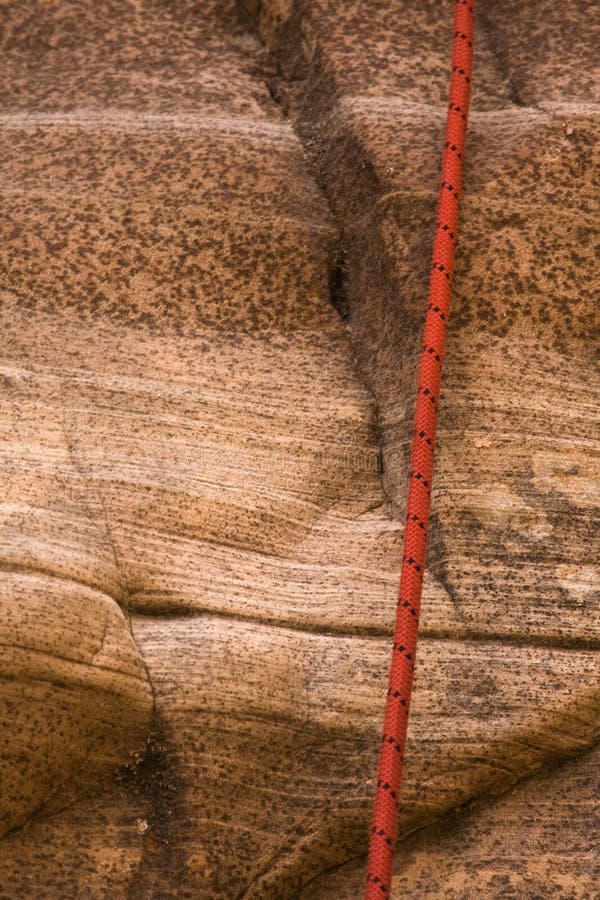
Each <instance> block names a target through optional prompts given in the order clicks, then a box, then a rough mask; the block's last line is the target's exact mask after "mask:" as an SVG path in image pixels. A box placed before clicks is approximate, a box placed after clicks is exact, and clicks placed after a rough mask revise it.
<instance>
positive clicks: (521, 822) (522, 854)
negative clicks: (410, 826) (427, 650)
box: [299, 750, 600, 900]
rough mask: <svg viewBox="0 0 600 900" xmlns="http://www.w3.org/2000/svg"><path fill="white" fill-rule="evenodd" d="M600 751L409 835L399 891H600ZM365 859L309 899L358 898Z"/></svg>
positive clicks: (586, 896) (321, 883)
mask: <svg viewBox="0 0 600 900" xmlns="http://www.w3.org/2000/svg"><path fill="white" fill-rule="evenodd" d="M599 778H600V754H599V753H598V750H595V751H594V752H593V753H592V754H591V755H588V756H584V757H581V758H577V759H575V760H573V761H571V762H568V763H564V764H563V765H560V766H554V767H553V768H552V769H550V770H549V771H547V772H544V773H542V774H540V775H537V776H535V777H533V778H530V779H527V780H525V781H524V782H523V783H521V784H519V785H517V786H516V787H515V788H513V789H512V790H511V791H509V792H508V794H506V795H505V796H503V797H499V798H497V797H496V798H490V799H489V800H487V801H484V802H482V803H479V804H474V805H473V806H471V807H470V808H469V809H468V810H467V811H462V812H461V811H459V812H457V813H454V814H453V815H451V816H448V817H446V818H445V819H443V820H442V821H441V822H440V823H439V824H437V825H435V826H432V827H431V828H426V829H423V830H422V831H419V832H418V833H416V834H414V835H412V836H411V837H409V838H407V839H406V840H405V841H404V842H403V844H402V846H401V848H400V853H401V855H402V859H401V863H400V866H399V868H400V869H401V873H400V874H398V875H397V876H396V877H395V878H394V881H393V888H392V890H393V895H394V896H398V897H404V896H407V895H410V896H416V897H447V898H449V900H450V898H452V900H459V898H460V900H466V898H468V897H473V896H475V895H477V896H479V897H556V898H559V897H560V898H564V897H569V898H571V900H590V898H592V897H596V896H597V895H598V883H599V881H600V861H599V860H598V854H597V852H596V850H597V847H596V840H595V836H596V833H597V830H598V803H597V796H598V789H599V788H600V784H599ZM363 879H364V872H363V867H362V864H360V865H357V863H356V862H354V863H349V864H348V865H346V866H342V867H341V868H340V869H337V870H336V871H334V872H332V873H331V874H327V875H324V876H323V877H322V878H321V879H319V880H317V881H315V882H313V883H312V884H311V885H309V886H308V887H306V888H305V889H304V890H303V891H301V892H300V894H299V896H300V897H302V898H303V900H309V898H310V900H317V898H325V897H338V898H339V900H354V898H355V897H359V896H360V894H361V889H362V886H363Z"/></svg>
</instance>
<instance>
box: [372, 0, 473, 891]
mask: <svg viewBox="0 0 600 900" xmlns="http://www.w3.org/2000/svg"><path fill="white" fill-rule="evenodd" d="M474 18H475V0H456V9H455V14H454V43H453V48H452V77H451V82H450V101H449V103H448V117H447V120H446V143H445V146H444V153H443V156H442V172H441V180H440V191H439V198H438V207H437V221H436V231H435V237H434V242H433V261H432V266H431V280H430V284H429V306H428V307H427V316H426V319H425V330H424V335H423V352H422V356H421V362H420V366H419V379H418V389H417V399H416V405H415V430H414V435H413V444H412V453H411V465H410V469H411V471H410V480H409V487H408V501H407V516H406V527H405V531H404V554H403V558H402V573H401V576H400V589H399V597H398V607H397V612H396V626H395V630H394V644H393V650H392V662H391V667H390V678H389V689H388V695H387V702H386V707H385V716H384V724H383V737H382V739H381V751H380V756H379V772H378V778H377V792H376V795H375V805H374V812H373V824H372V829H371V838H370V844H369V861H368V869H367V885H366V890H365V900H374V898H381V897H388V896H389V894H390V887H391V879H392V866H393V858H394V845H395V843H396V836H397V831H398V806H399V800H400V789H401V784H402V764H403V758H404V749H405V745H406V731H407V726H408V713H409V707H410V699H411V693H412V685H413V676H414V668H415V656H416V650H417V634H418V626H419V612H420V608H421V593H422V589H423V572H424V569H425V551H426V546H427V527H428V520H429V505H430V497H431V481H432V476H433V455H434V444H435V431H436V420H437V408H438V399H439V396H440V386H441V380H442V360H443V357H444V347H445V343H446V328H447V324H448V315H449V311H450V293H451V284H452V273H453V270H454V250H455V246H456V237H457V234H458V207H459V196H460V187H461V181H462V164H463V156H464V147H465V133H466V129H467V113H468V108H469V92H470V87H471V71H472V63H473V26H474Z"/></svg>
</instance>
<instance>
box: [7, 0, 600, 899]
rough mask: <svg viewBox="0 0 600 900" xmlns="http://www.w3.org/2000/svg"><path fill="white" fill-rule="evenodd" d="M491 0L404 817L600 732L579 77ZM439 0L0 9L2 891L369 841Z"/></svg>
mask: <svg viewBox="0 0 600 900" xmlns="http://www.w3.org/2000/svg"><path fill="white" fill-rule="evenodd" d="M482 5H483V4H482ZM509 5H510V7H511V10H509V12H512V13H514V16H515V17H516V18H511V16H510V15H506V14H505V12H504V11H503V8H502V9H499V8H498V5H497V4H491V3H488V4H485V5H484V7H485V8H484V21H485V26H486V30H487V31H488V33H489V34H490V35H492V38H491V39H490V40H489V41H486V39H485V37H484V36H483V35H482V36H480V41H479V48H478V54H479V56H478V66H479V69H478V73H477V83H476V90H475V111H474V115H473V119H472V128H471V132H470V146H469V152H470V160H471V162H470V169H469V172H468V179H467V189H466V193H465V201H464V216H463V221H464V231H463V245H462V246H463V250H462V255H461V262H460V271H459V274H458V279H457V292H456V301H455V312H454V322H455V325H454V331H453V332H452V334H451V336H450V342H449V357H448V366H447V381H446V390H445V398H444V401H443V407H442V409H443V412H442V422H441V426H440V455H439V465H438V473H437V485H438V487H437V494H436V498H435V523H434V531H433V535H434V537H433V544H432V552H431V554H430V557H431V558H430V564H431V571H430V574H429V576H428V582H427V585H426V597H425V610H424V616H423V635H424V637H423V641H422V644H421V649H420V657H419V668H418V675H417V690H416V695H415V701H414V716H413V720H412V730H411V739H410V740H411V747H410V755H409V759H408V769H407V773H406V802H405V805H404V807H403V814H402V815H403V818H402V831H403V833H404V834H406V833H408V832H411V831H414V830H415V829H420V828H424V827H425V826H429V825H430V824H431V823H434V822H436V821H437V820H438V819H440V817H443V816H444V815H445V814H447V813H448V812H449V811H451V810H453V809H455V808H456V807H459V806H461V805H462V804H464V803H466V802H468V801H470V800H472V799H473V798H477V797H480V796H483V795H487V794H489V793H490V792H501V791H504V790H506V789H507V788H508V787H510V786H511V785H512V784H514V783H515V782H516V781H518V780H519V779H522V778H523V777H524V776H526V775H527V774H529V773H531V772H533V771H535V770H536V769H538V768H539V767H540V766H543V765H544V764H546V763H547V762H548V761H549V760H554V759H562V758H564V757H567V756H570V755H572V754H574V753H577V752H579V751H581V750H583V749H585V748H587V747H589V746H591V745H592V744H593V743H594V742H595V741H596V740H597V737H598V725H597V713H598V677H597V676H598V670H597V662H596V656H595V654H594V652H593V650H594V647H595V646H596V645H597V639H598V633H597V630H598V621H599V620H598V615H597V601H598V594H597V592H596V591H595V582H594V577H595V576H594V571H595V570H594V566H595V560H594V559H592V558H591V555H590V542H591V537H592V535H593V534H594V524H593V517H594V516H595V515H597V509H598V503H597V494H596V492H595V489H594V477H595V473H596V469H595V468H594V466H595V460H594V456H593V453H594V452H595V451H597V447H598V443H597V436H598V435H597V431H594V428H595V427H596V426H595V424H594V419H593V406H592V403H591V398H593V397H594V396H595V394H594V393H593V392H594V391H595V390H597V388H594V387H593V386H592V385H591V378H590V369H589V363H590V360H591V342H590V333H591V329H592V327H593V316H592V307H591V306H589V307H588V306H587V305H586V304H587V299H586V287H587V285H588V283H589V277H590V271H591V270H590V266H589V256H588V251H587V250H586V249H584V246H585V245H587V243H588V242H591V241H592V239H595V238H596V236H597V229H596V228H595V220H594V214H595V210H594V206H593V202H594V196H595V194H594V166H593V158H592V154H593V143H594V140H595V137H596V135H597V115H596V111H595V108H594V107H590V105H589V103H588V105H586V106H585V108H584V107H583V106H581V103H582V102H583V101H582V97H583V95H584V94H585V95H586V96H588V94H589V90H590V88H589V84H590V78H591V74H590V71H591V70H590V71H589V66H587V63H586V64H585V65H584V66H583V69H584V70H585V71H583V72H580V73H579V75H577V74H573V70H574V69H575V68H576V67H575V66H574V65H573V64H572V63H570V62H569V61H568V59H567V57H565V58H564V59H563V61H562V62H561V65H560V67H559V69H556V71H555V74H554V75H552V73H551V74H550V75H548V74H547V70H548V67H549V65H550V63H549V62H548V60H549V59H551V53H552V52H553V51H552V50H551V49H550V50H548V51H547V52H546V53H545V56H544V54H541V55H540V59H539V60H537V61H536V67H537V68H536V69H535V72H534V69H533V68H532V69H531V72H532V73H533V74H535V77H536V78H537V79H538V81H536V84H535V90H534V88H532V87H531V86H529V87H528V82H527V79H528V77H529V75H528V68H527V48H526V46H525V44H524V43H523V40H522V37H521V35H522V31H521V30H519V27H517V25H516V24H515V22H516V21H517V19H518V17H522V21H523V24H524V25H526V24H527V22H529V21H530V14H528V13H526V12H523V11H522V10H521V9H520V7H519V8H518V9H517V8H516V5H514V4H507V5H506V6H507V8H508V6H509ZM513 6H514V7H515V8H514V9H513ZM545 6H546V5H545V4H544V9H545ZM585 6H586V4H574V3H568V4H566V5H564V7H563V8H564V9H565V10H566V9H567V8H569V9H570V8H571V7H573V9H574V12H573V15H574V16H578V15H580V12H581V10H582V9H583V8H584V7H585ZM450 11H451V4H450V3H447V2H444V3H433V2H431V3H419V4H416V3H405V4H402V9H401V10H398V8H397V5H394V4H388V3H387V2H385V3H384V2H382V3H379V4H375V5H374V6H369V7H368V8H367V6H364V7H363V6H361V5H359V4H350V5H346V6H345V7H343V8H340V7H339V4H332V3H328V2H324V0H323V2H314V3H297V4H292V3H287V2H273V3H265V4H263V5H262V10H258V14H259V20H260V22H261V23H262V29H263V34H264V36H266V37H268V39H269V40H270V41H271V44H272V47H273V50H274V54H275V56H269V55H268V53H267V52H266V51H265V50H264V49H263V48H262V47H261V45H260V44H259V42H258V40H257V39H256V37H253V36H252V34H251V33H250V32H249V28H250V25H249V23H244V21H243V20H242V19H241V18H240V17H239V15H238V12H237V11H236V4H234V3H233V2H232V3H226V4H222V3H216V2H204V3H203V4H202V5H197V4H193V3H188V2H177V3H171V4H162V3H153V2H145V0H144V2H141V3H127V4H125V5H123V4H108V3H103V4H100V5H92V4H89V3H87V2H75V0H73V2H67V0H57V2H53V3H49V4H43V5H38V4H35V3H24V4H19V5H18V6H17V5H16V4H14V5H10V8H9V11H8V14H7V16H6V18H7V26H6V29H5V33H4V37H3V45H2V50H3V52H2V54H0V70H1V72H2V76H3V77H2V82H1V83H2V89H1V90H2V92H3V101H4V102H3V112H2V115H1V116H0V144H1V149H2V153H1V155H0V159H1V163H0V165H1V166H2V174H3V179H2V184H3V186H4V188H3V190H4V198H3V199H4V209H5V215H4V218H3V221H2V225H1V226H0V228H1V230H2V240H1V242H0V264H1V267H2V272H3V280H2V283H1V285H0V299H1V302H2V307H1V309H0V319H1V323H2V329H3V334H4V339H5V340H4V351H3V356H2V361H1V366H2V368H1V370H0V372H1V375H2V379H1V382H0V388H1V390H2V396H3V403H2V407H1V410H2V411H1V413H0V473H1V475H2V479H3V481H4V482H5V484H6V490H5V494H4V497H3V499H2V505H1V507H0V515H1V517H2V531H1V535H0V568H1V569H2V571H1V572H0V575H1V576H2V579H1V583H2V590H3V591H5V592H6V593H5V595H4V596H5V597H6V599H5V600H4V601H3V608H5V609H6V611H7V612H6V615H5V617H4V621H5V626H4V627H5V637H4V638H3V643H4V644H5V645H6V651H5V663H4V664H3V665H5V666H6V673H7V676H8V677H7V678H6V680H3V682H2V685H4V686H3V687H1V688H0V701H1V702H3V703H5V704H6V708H7V714H6V715H5V716H4V720H5V721H6V722H7V725H6V731H7V733H8V735H9V737H10V740H11V741H12V742H13V744H12V747H9V751H10V752H9V753H8V754H7V755H6V763H7V773H8V776H7V777H8V779H9V781H8V783H9V785H11V787H10V790H9V792H7V794H6V796H7V798H8V803H7V806H6V817H7V827H8V828H12V829H13V830H12V831H11V833H10V834H8V835H7V836H6V837H5V839H4V840H3V841H2V843H1V844H0V868H1V869H2V871H3V872H4V873H6V875H3V876H2V878H3V880H2V879H0V888H1V892H2V893H3V895H4V896H7V897H10V898H13V897H15V898H16V897H34V896H39V885H40V884H45V885H47V886H48V890H47V893H49V895H50V896H56V897H59V896H60V897H65V898H67V897H81V896H86V897H93V898H100V897H108V896H110V897H125V896H129V897H131V898H137V897H140V898H141V897H170V896H171V897H178V898H179V897H194V898H197V897H207V898H208V897H210V898H217V897H234V896H247V897H256V898H267V897H277V898H280V897H281V898H283V897H287V896H291V895H293V894H294V893H295V892H297V891H298V890H300V889H301V888H302V886H303V885H305V884H306V883H307V882H308V881H310V880H311V879H313V878H316V879H317V880H316V881H315V885H316V888H315V890H318V889H320V888H319V886H320V885H325V887H324V888H323V889H324V890H328V888H327V884H328V882H327V881H324V882H321V881H320V880H318V876H319V875H320V873H321V872H322V871H323V870H324V869H327V868H329V867H331V866H335V865H338V864H341V863H344V862H345V861H346V860H348V859H349V858H352V857H356V856H358V855H360V854H361V853H362V852H363V850H364V847H365V839H366V833H367V823H368V818H369V809H370V803H371V797H372V790H373V778H374V765H375V757H376V753H377V745H378V735H379V729H380V718H381V712H382V705H383V698H384V694H385V679H386V670H387V663H388V654H389V637H388V635H389V632H390V630H391V625H392V619H393V615H394V605H395V592H396V581H397V572H398V568H399V553H400V551H399V538H400V531H401V527H400V522H401V519H402V513H403V510H402V503H403V492H404V481H405V460H406V448H407V443H408V437H409V434H410V415H411V405H412V397H413V385H414V364H415V359H416V354H417V352H418V349H419V331H420V326H421V321H422V313H423V297H424V296H425V291H426V282H427V274H428V265H429V246H430V243H431V228H432V221H433V219H432V216H433V209H434V202H435V182H436V169H437V165H438V157H439V142H440V135H441V129H442V123H443V107H444V104H445V92H446V83H447V66H448V38H449V33H450V30H451V22H450V18H449V14H450ZM565 14H566V13H565ZM553 16H554V13H553ZM551 20H553V19H552V17H551ZM537 21H538V20H537V19H536V22H537ZM569 27H571V26H569ZM588 30H589V29H588ZM576 33H577V32H576V30H573V34H574V35H575V34H576ZM494 36H496V37H494ZM574 40H575V39H574ZM584 40H585V41H586V42H587V40H588V38H587V37H586V38H585V39H584ZM501 42H503V43H502V47H503V49H502V52H500V51H499V50H498V47H499V46H500V43H501ZM496 43H497V44H498V47H497V46H496ZM586 46H587V44H586ZM573 53H575V51H573ZM275 57H278V58H279V59H281V60H282V63H283V64H284V68H285V69H286V71H287V72H288V74H291V75H293V76H294V77H295V78H296V79H297V80H296V81H295V82H294V84H293V85H292V86H286V84H285V82H282V81H281V79H279V80H275V81H272V79H273V77H274V76H275V74H276V67H275V63H274V59H275ZM417 58H419V59H420V68H417V67H416V66H415V65H414V61H415V59H417ZM582 58H583V59H584V61H585V59H587V56H586V53H582ZM507 60H508V61H507ZM586 66H587V68H586ZM542 72H546V75H545V76H544V78H543V79H541V78H540V76H541V73H542ZM533 74H532V78H533ZM569 78H570V79H571V80H570V81H569ZM270 79H271V93H272V94H274V95H275V96H280V98H281V100H282V102H283V103H284V105H286V106H287V107H288V108H289V111H290V113H291V115H292V118H293V119H294V121H295V123H296V124H297V126H298V130H299V133H300V134H301V135H302V139H303V141H304V144H305V147H307V148H308V149H309V151H310V155H311V156H312V157H313V158H314V159H313V161H314V162H315V165H317V166H318V167H319V168H320V170H321V175H320V177H321V176H322V181H323V184H324V185H325V187H326V193H327V198H328V199H329V201H330V203H331V207H332V209H333V215H332V213H331V212H330V210H329V208H328V205H327V202H326V198H325V197H324V196H323V194H322V193H321V191H320V190H319V188H318V187H317V182H316V179H315V178H314V177H313V175H312V174H311V172H310V169H309V167H308V166H307V163H306V159H305V156H304V150H303V146H302V143H301V141H300V138H299V137H298V136H297V135H296V133H295V132H294V130H293V128H292V125H291V123H290V121H288V120H287V119H286V118H285V117H284V115H283V114H282V112H281V110H280V109H278V107H277V105H276V104H275V103H274V101H273V99H272V97H271V96H270V94H269V90H268V88H267V82H268V81H269V80H270ZM553 79H554V80H553ZM538 82H539V83H538ZM544 84H546V88H544V87H543V85H544ZM543 90H546V95H544V97H542V96H541V94H540V91H542V92H543ZM515 91H518V93H519V97H521V98H525V99H521V100H520V101H519V102H516V100H517V98H516V96H515ZM528 92H529V93H528ZM563 99H564V100H565V102H568V104H570V105H569V106H568V108H566V107H564V106H561V105H560V103H561V101H562V100H563ZM546 101H547V102H546ZM525 102H527V103H531V104H533V103H535V104H536V106H535V108H534V107H533V106H531V107H523V106H522V105H519V103H521V104H522V103H525ZM557 103H558V104H559V105H558V106H557V105H556V104H557ZM550 185H551V187H550ZM534 194H535V196H534ZM336 223H341V228H342V238H341V240H340V239H339V236H338V228H337V224H336ZM490 233H492V234H493V235H494V236H495V244H494V246H493V247H490V242H489V234H490ZM495 248H497V251H498V252H495ZM341 255H345V260H344V284H345V289H346V295H347V302H348V311H349V328H348V326H347V325H346V324H345V323H344V322H343V321H342V320H341V318H340V316H339V315H338V313H337V312H336V311H335V309H334V307H333V305H332V304H331V302H330V301H331V294H332V290H333V294H334V295H335V294H336V290H337V289H338V288H339V280H340V279H339V272H338V271H337V269H338V266H339V263H340V258H341ZM482 297H485V298H487V300H489V301H492V302H486V303H485V304H484V303H482ZM337 300H338V301H341V303H342V306H343V303H344V302H345V301H344V298H339V297H337ZM565 394H568V400H567V399H566V397H565ZM380 441H382V442H383V450H384V467H385V471H384V479H383V483H382V479H381V477H380V468H381V460H380V458H379V446H380ZM129 628H131V631H132V633H131V632H130V630H129ZM134 640H135V642H134ZM136 645H137V646H136ZM138 648H139V649H138ZM150 685H151V688H152V692H153V696H152V693H151V688H150ZM153 699H154V716H153V719H152V722H151V721H150V720H151V712H152V707H153ZM132 754H133V755H132ZM502 802H505V801H502ZM506 802H507V803H508V802H509V801H508V799H507V801H506ZM526 802H527V803H530V802H533V800H531V801H530V800H527V801H526ZM556 802H557V804H558V803H560V802H562V801H561V800H560V798H557V801H556ZM507 810H508V807H507ZM483 814H484V813H482V815H483ZM514 814H515V815H516V813H514ZM510 815H513V813H510V811H507V813H506V816H508V817H509V818H510ZM502 821H508V819H507V818H506V817H505V818H504V819H502V815H501V816H500V817H499V818H498V817H497V818H492V819H491V820H490V822H491V824H490V825H489V826H486V827H489V829H495V828H501V827H503V826H502V825H501V822H502ZM467 827H469V826H468V825H467ZM474 827H476V826H474ZM532 833H533V832H532ZM434 840H435V839H434V838H432V841H434ZM536 840H538V838H536ZM539 840H540V841H541V840H542V838H539ZM452 852H453V851H452V849H449V850H448V860H449V862H448V865H453V862H452ZM481 852H482V853H483V852H484V851H483V850H482V851H481ZM473 853H474V856H473V866H474V868H475V869H476V868H477V866H479V867H480V868H481V866H480V862H478V860H480V857H481V854H480V855H479V856H478V855H477V854H478V851H477V849H476V848H475V849H474V851H473ZM504 859H505V861H504V862H502V863H500V864H499V869H501V871H500V872H499V873H497V872H496V871H495V872H494V875H496V874H499V877H501V878H505V877H509V878H512V877H513V876H512V874H511V873H512V871H513V868H511V865H512V864H511V863H510V861H509V860H508V857H506V856H505V857H504ZM549 865H552V864H551V863H550V864H549ZM428 866H430V862H429V857H428V856H427V853H426V850H423V853H422V854H421V855H420V856H418V859H417V860H416V862H415V864H414V868H413V869H411V871H410V873H409V874H408V875H406V878H408V877H410V878H413V876H415V877H416V876H418V877H419V878H423V879H427V878H429V877H430V876H429V875H428V872H429V869H428ZM528 871H529V870H528ZM573 871H574V874H573V878H575V879H579V881H578V882H577V883H578V885H579V887H578V888H577V889H578V890H579V888H581V890H585V889H587V888H586V885H587V884H588V883H589V882H590V878H591V877H592V875H591V868H589V867H587V868H586V867H585V865H582V867H581V868H580V869H578V870H577V871H575V870H573ZM419 873H421V874H419ZM399 875H400V878H401V879H402V878H404V877H405V876H404V875H403V874H402V872H400V873H399ZM354 877H355V875H354V874H352V873H350V872H349V870H346V869H342V870H341V874H340V879H341V881H340V880H335V879H334V882H332V884H334V883H335V884H336V885H337V887H336V888H335V890H336V891H338V890H339V891H342V889H343V890H346V893H347V895H348V896H353V894H352V893H349V894H348V891H350V892H351V891H352V890H355V888H354V887H353V885H354V884H355V882H354V881H353V880H352V879H353V878H354ZM456 877H457V878H458V882H457V883H459V882H460V873H459V874H458V875H457V876H456ZM532 877H533V876H532ZM552 877H553V878H554V875H553V876H552ZM482 879H483V880H482V882H481V883H482V885H483V889H485V890H488V892H489V890H490V889H491V888H490V885H491V884H493V882H489V881H486V880H485V878H484V876H482ZM515 883H517V884H518V886H519V889H522V891H523V892H524V893H525V896H532V897H533V896H535V892H534V891H535V890H537V887H536V885H537V883H538V882H536V881H535V879H534V881H533V882H532V881H527V880H522V881H521V882H515ZM398 885H399V890H400V891H401V892H402V891H405V890H406V887H405V882H402V881H399V882H398ZM531 885H533V888H532V887H531ZM459 887H460V884H459ZM332 890H333V889H332ZM527 891H529V894H527ZM532 891H533V893H532ZM324 895H326V894H324ZM342 895H343V894H342V893H340V896H342ZM424 896H426V894H424ZM457 896H460V894H457Z"/></svg>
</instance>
